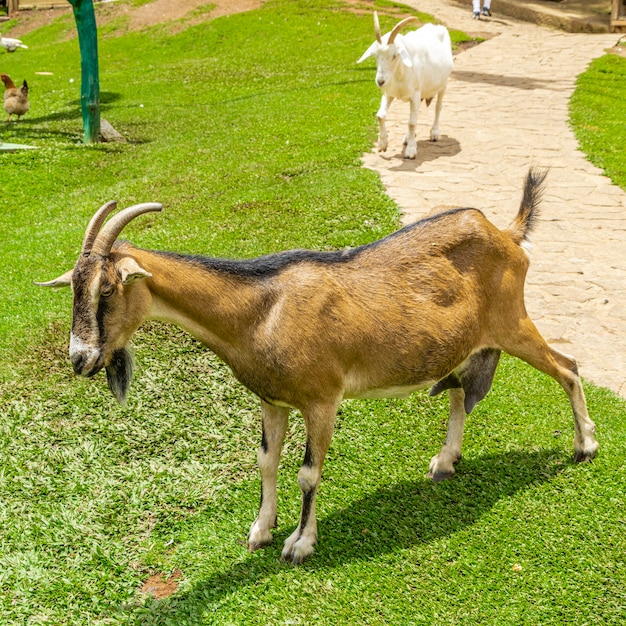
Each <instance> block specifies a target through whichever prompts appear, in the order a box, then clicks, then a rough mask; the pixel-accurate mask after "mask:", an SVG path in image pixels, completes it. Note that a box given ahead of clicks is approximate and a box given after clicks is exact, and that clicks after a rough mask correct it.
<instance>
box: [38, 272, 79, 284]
mask: <svg viewBox="0 0 626 626" xmlns="http://www.w3.org/2000/svg"><path fill="white" fill-rule="evenodd" d="M73 273H74V270H70V271H69V272H65V274H62V275H61V276H59V277H58V278H55V279H54V280H49V281H48V282H45V283H38V282H35V285H37V286H38V287H52V288H54V289H60V288H61V287H69V286H70V285H71V284H72V274H73Z"/></svg>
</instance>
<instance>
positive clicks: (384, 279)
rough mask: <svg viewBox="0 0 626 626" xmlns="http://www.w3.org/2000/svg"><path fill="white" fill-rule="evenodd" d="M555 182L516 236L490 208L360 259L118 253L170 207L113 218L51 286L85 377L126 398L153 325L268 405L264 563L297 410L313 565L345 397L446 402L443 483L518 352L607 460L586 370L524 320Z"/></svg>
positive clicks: (427, 227) (403, 237)
mask: <svg viewBox="0 0 626 626" xmlns="http://www.w3.org/2000/svg"><path fill="white" fill-rule="evenodd" d="M544 176H545V174H542V173H537V172H533V171H530V172H529V174H528V176H527V178H526V183H525V187H524V195H523V199H522V202H521V204H520V209H519V212H518V214H517V217H516V218H515V220H514V221H513V223H512V224H511V226H510V227H509V228H508V229H506V230H499V229H497V228H496V227H495V226H494V225H493V224H492V223H491V222H489V221H488V220H487V218H486V217H485V216H484V215H483V214H482V213H481V212H480V211H477V210H476V209H454V210H450V211H447V212H445V213H440V214H437V215H433V216H431V217H428V218H426V219H424V220H422V221H420V222H416V223H414V224H411V225H409V226H407V227H405V228H403V229H402V230H399V231H398V232H396V233H393V234H391V235H389V236H388V237H385V238H384V239H381V240H380V241H376V242H374V243H371V244H369V245H365V246H361V247H359V248H355V249H353V250H342V251H337V252H313V251H307V250H294V251H291V252H282V253H278V254H272V255H269V256H265V257H260V258H258V259H250V260H242V261H231V260H227V259H214V258H208V257H197V256H186V255H181V254H174V253H169V252H159V251H151V250H143V249H140V248H136V247H135V246H133V245H131V244H130V243H127V242H117V241H116V240H117V237H118V235H119V234H120V233H121V231H122V229H123V228H124V227H125V226H126V224H128V223H129V222H130V221H131V220H133V219H134V218H135V217H137V216H138V215H141V214H142V213H146V212H148V211H158V210H160V208H161V206H160V205H159V204H142V205H137V206H135V207H130V208H127V209H125V210H123V211H121V212H120V213H118V214H117V215H115V216H114V217H113V218H111V219H110V220H109V221H108V222H107V223H106V224H105V225H104V226H102V224H103V222H104V220H105V219H106V216H107V215H108V213H110V212H111V211H112V209H113V208H114V207H115V203H108V204H105V205H104V206H103V207H102V208H101V209H100V210H99V211H98V212H97V213H96V214H95V215H94V217H93V218H92V219H91V221H90V223H89V226H88V227H87V231H86V233H85V237H84V239H83V245H82V250H81V254H80V256H79V257H78V260H77V262H76V265H75V267H74V269H73V270H70V271H69V272H66V273H65V274H64V275H62V276H60V277H59V278H57V279H55V280H52V281H50V282H48V283H40V284H42V285H44V286H48V287H66V286H69V285H71V286H72V288H73V291H74V307H73V319H72V334H71V339H70V359H71V361H72V364H73V366H74V371H75V372H76V373H77V374H79V375H82V376H93V375H95V374H96V373H97V372H98V371H100V370H101V369H102V368H105V369H106V372H107V378H108V381H109V386H110V388H111V391H112V392H113V393H114V394H115V395H116V396H117V397H118V399H123V398H124V396H125V395H126V391H127V388H128V385H129V383H130V379H131V375H132V360H131V358H130V355H129V353H128V351H127V349H126V345H127V344H128V342H129V340H130V338H131V336H132V335H133V333H134V332H135V331H136V330H137V328H138V327H139V325H140V324H141V323H142V322H143V321H144V320H145V319H147V318H156V319H160V320H164V321H168V322H173V323H175V324H178V325H180V326H182V327H183V328H185V329H187V330H188V331H189V332H190V333H192V334H193V335H195V336H196V337H197V338H198V339H199V340H200V341H202V342H203V343H204V344H206V345H207V346H209V347H210V348H211V349H212V350H213V351H214V352H215V353H216V354H217V355H218V356H220V357H221V358H222V359H223V360H224V361H225V362H226V363H227V364H228V365H229V366H230V368H231V370H232V371H233V373H234V375H235V376H236V377H237V379H238V380H239V381H240V382H241V383H243V384H244V385H245V386H246V387H247V388H248V389H250V390H251V391H252V392H253V393H254V394H256V395H257V396H258V397H259V398H260V399H261V410H262V416H263V436H262V439H261V446H260V448H259V451H258V463H259V469H260V472H261V481H262V482H261V508H260V510H259V515H258V517H257V519H256V521H255V522H254V524H252V527H251V528H250V533H249V535H248V547H249V549H250V550H256V549H257V548H260V547H263V546H265V545H267V544H269V543H270V542H271V541H272V533H271V529H272V528H273V527H274V526H275V525H276V510H277V509H276V474H277V471H278V463H279V459H280V453H281V449H282V446H283V440H284V438H285V433H286V431H287V421H288V418H289V411H290V409H291V408H295V409H298V410H299V411H300V412H301V413H302V415H303V417H304V422H305V425H306V431H307V441H306V452H305V455H304V462H303V465H302V467H301V469H300V472H299V474H298V483H299V485H300V488H301V490H302V510H301V514H300V523H299V524H298V527H297V528H296V530H295V532H294V533H293V534H292V535H291V536H290V537H289V538H288V539H287V540H286V542H285V546H284V549H283V552H282V556H283V558H284V559H286V560H289V561H292V562H293V563H299V562H300V561H302V560H303V559H305V558H306V557H307V556H308V555H309V554H311V553H312V552H313V546H314V545H315V543H316V541H317V522H316V519H315V498H316V493H317V488H318V485H319V482H320V478H321V475H322V465H323V463H324V458H325V456H326V452H327V450H328V446H329V445H330V441H331V437H332V434H333V428H334V424H335V417H336V413H337V409H338V407H339V404H340V403H341V401H342V400H343V399H344V398H379V397H389V396H400V397H401V396H406V395H408V394H410V393H411V392H413V391H415V390H416V389H419V388H422V387H426V386H430V385H432V389H431V395H433V394H436V393H439V392H441V391H443V390H446V389H447V390H448V393H449V396H450V418H449V424H448V435H447V437H446V441H445V444H444V446H443V448H442V449H441V451H440V452H439V454H437V455H436V456H434V457H433V459H432V460H431V462H430V475H431V477H432V478H433V480H435V481H437V480H443V479H445V478H449V477H450V476H452V474H453V473H454V464H455V463H456V462H457V461H458V460H459V459H460V458H461V442H462V439H463V425H464V421H465V415H466V413H469V412H470V411H471V410H472V409H473V408H474V406H475V404H476V403H477V402H479V401H480V400H481V399H482V398H483V397H484V396H485V394H486V393H487V392H488V391H489V388H490V387H491V383H492V380H493V376H494V373H495V370H496V366H497V364H498V359H499V357H500V351H501V350H505V351H506V352H508V353H510V354H513V355H515V356H518V357H520V358H522V359H524V360H525V361H527V362H528V363H530V364H531V365H532V366H534V367H536V368H537V369H539V370H541V371H542V372H545V373H546V374H549V375H550V376H552V377H553V378H554V379H556V380H557V381H558V382H559V383H560V384H561V385H562V387H563V388H564V389H565V391H566V392H567V395H568V396H569V400H570V403H571V406H572V409H573V412H574V420H575V432H576V434H575V438H574V450H575V456H574V459H575V460H576V461H588V460H590V459H591V458H593V456H594V455H595V453H596V450H597V449H598V444H597V442H596V441H595V439H594V432H595V426H594V424H593V422H592V421H591V420H590V419H589V416H588V414H587V407H586V403H585V396H584V393H583V388H582V386H581V383H580V379H579V377H578V372H577V369H576V362H575V361H574V359H572V358H571V357H568V356H566V355H564V354H561V353H560V352H558V351H557V350H554V349H553V348H551V347H549V346H548V345H547V344H546V342H545V341H544V339H543V338H542V337H541V335H540V334H539V332H538V331H537V329H536V328H535V326H534V325H533V323H532V322H531V320H530V319H529V318H528V315H527V313H526V308H525V306H524V279H525V277H526V271H527V269H528V264H529V261H528V256H527V254H526V252H525V250H524V249H523V247H522V244H523V243H524V241H525V240H526V237H527V234H528V232H529V231H530V229H531V227H532V225H533V222H534V221H535V219H536V211H537V205H538V202H539V198H540V194H541V185H542V182H543V179H544ZM101 226H102V228H101Z"/></svg>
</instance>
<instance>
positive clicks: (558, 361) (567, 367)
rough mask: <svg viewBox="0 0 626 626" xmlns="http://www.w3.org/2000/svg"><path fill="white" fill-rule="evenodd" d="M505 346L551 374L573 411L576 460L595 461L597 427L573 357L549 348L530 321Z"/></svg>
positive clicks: (511, 352) (514, 354)
mask: <svg viewBox="0 0 626 626" xmlns="http://www.w3.org/2000/svg"><path fill="white" fill-rule="evenodd" d="M503 347H504V349H505V350H506V351H507V352H508V353H509V354H512V355H513V356H516V357H519V358H520V359H523V360H524V361H526V362H527V363H528V364H529V365H532V366H533V367H534V368H536V369H538V370H539V371H541V372H544V373H545V374H548V375H549V376H551V377H552V378H554V379H555V380H556V381H557V382H558V383H559V384H560V385H561V387H563V389H564V390H565V392H566V393H567V395H568V397H569V401H570V405H571V407H572V411H573V412H574V429H575V433H576V434H575V436H574V461H576V462H577V463H581V462H586V461H590V460H591V459H593V457H594V456H595V455H596V452H597V451H598V442H597V441H596V439H595V436H594V435H595V432H596V426H595V424H594V423H593V422H592V421H591V419H589V414H588V413H587V402H586V400H585V392H584V391H583V387H582V384H581V382H580V376H579V375H578V367H577V365H576V361H575V360H574V358H572V357H571V356H568V355H566V354H563V353H561V352H559V351H558V350H555V349H554V348H552V347H550V346H549V345H548V344H547V343H546V341H545V340H544V338H543V337H542V336H541V335H540V333H539V331H538V330H537V329H536V327H535V325H534V324H533V323H532V321H531V320H530V319H529V318H526V319H525V320H524V321H523V322H522V323H521V324H520V327H519V331H518V334H517V335H511V336H509V338H508V345H507V346H506V347H505V346H503Z"/></svg>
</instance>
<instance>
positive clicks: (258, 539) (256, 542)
mask: <svg viewBox="0 0 626 626" xmlns="http://www.w3.org/2000/svg"><path fill="white" fill-rule="evenodd" d="M255 525H256V522H255V523H254V524H253V525H252V528H251V529H250V533H249V534H248V542H247V545H248V552H254V551H255V550H259V549H261V548H265V547H266V546H269V545H270V543H272V541H273V539H274V538H273V537H272V533H271V532H270V531H269V530H267V529H266V530H260V529H258V528H255Z"/></svg>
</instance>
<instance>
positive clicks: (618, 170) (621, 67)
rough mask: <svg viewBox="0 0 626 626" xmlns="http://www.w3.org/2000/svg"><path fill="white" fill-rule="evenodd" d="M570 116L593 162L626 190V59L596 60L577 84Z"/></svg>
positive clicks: (584, 148)
mask: <svg viewBox="0 0 626 626" xmlns="http://www.w3.org/2000/svg"><path fill="white" fill-rule="evenodd" d="M570 113H571V121H572V126H573V129H574V132H575V133H576V137H577V138H578V141H579V142H580V145H581V148H582V149H583V150H584V152H585V153H586V154H587V155H588V156H589V160H590V161H591V162H592V163H593V164H594V165H597V166H598V167H600V168H602V169H603V170H604V172H605V173H606V175H607V176H608V177H609V178H611V180H612V181H613V182H614V183H615V184H616V185H619V186H620V187H622V189H626V158H624V145H626V126H625V124H624V119H626V59H623V58H622V57H620V56H618V55H617V54H606V55H604V56H602V57H600V58H598V59H596V60H595V61H593V62H592V63H591V65H590V66H589V68H588V69H587V71H586V72H584V73H583V74H581V76H579V78H578V80H577V82H576V90H575V92H574V94H573V95H572V98H571V101H570Z"/></svg>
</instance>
